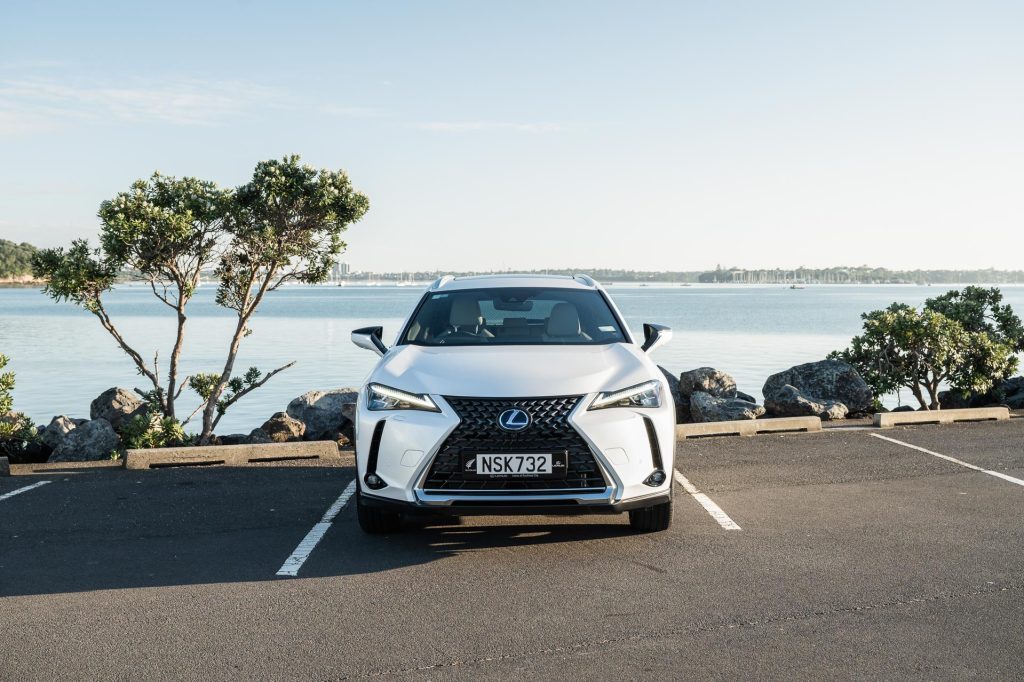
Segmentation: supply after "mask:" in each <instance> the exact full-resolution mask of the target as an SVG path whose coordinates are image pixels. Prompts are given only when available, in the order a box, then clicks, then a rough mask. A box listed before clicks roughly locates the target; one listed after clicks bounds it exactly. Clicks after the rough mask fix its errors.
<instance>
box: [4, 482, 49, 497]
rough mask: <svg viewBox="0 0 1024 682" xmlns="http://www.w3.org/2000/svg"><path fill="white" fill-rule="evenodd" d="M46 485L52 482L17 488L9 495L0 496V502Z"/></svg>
mask: <svg viewBox="0 0 1024 682" xmlns="http://www.w3.org/2000/svg"><path fill="white" fill-rule="evenodd" d="M47 483H53V481H39V482H38V483H33V484H32V485H27V486H25V487H24V488H18V489H17V490H12V491H11V492H9V493H4V494H3V495H0V502H3V501H4V500H6V499H7V498H8V497H14V496H15V495H20V494H22V493H27V492H28V491H29V490H32V489H33V488H38V487H39V486H41V485H46V484H47Z"/></svg>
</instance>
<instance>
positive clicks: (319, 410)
mask: <svg viewBox="0 0 1024 682" xmlns="http://www.w3.org/2000/svg"><path fill="white" fill-rule="evenodd" d="M358 398H359V390H358V389H354V388H338V389H334V390H331V391H309V392H308V393H303V394H302V395H300V396H299V397H298V398H296V399H295V400H293V401H291V402H290V403H288V408H287V410H286V411H287V413H288V416H289V417H291V418H293V419H298V420H299V421H300V422H302V423H303V424H305V425H306V431H305V439H306V440H332V437H333V435H334V434H336V433H338V432H339V431H342V430H343V427H345V426H348V425H350V423H351V422H352V421H353V419H354V418H355V406H356V400H357V399H358Z"/></svg>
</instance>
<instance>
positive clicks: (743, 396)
mask: <svg viewBox="0 0 1024 682" xmlns="http://www.w3.org/2000/svg"><path fill="white" fill-rule="evenodd" d="M736 397H737V398H739V399H740V400H746V401H747V402H748V403H756V402H757V398H755V397H754V396H752V395H750V394H749V393H744V392H743V391H736Z"/></svg>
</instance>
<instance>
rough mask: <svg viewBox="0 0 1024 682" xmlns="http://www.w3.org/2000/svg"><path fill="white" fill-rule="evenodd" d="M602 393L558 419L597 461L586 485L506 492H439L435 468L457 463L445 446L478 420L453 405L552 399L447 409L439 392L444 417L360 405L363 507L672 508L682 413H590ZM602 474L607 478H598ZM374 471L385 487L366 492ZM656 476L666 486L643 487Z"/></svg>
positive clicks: (485, 447)
mask: <svg viewBox="0 0 1024 682" xmlns="http://www.w3.org/2000/svg"><path fill="white" fill-rule="evenodd" d="M666 393H667V391H666ZM595 395H596V394H589V395H583V396H579V400H578V401H577V402H576V403H575V406H574V407H573V408H572V410H571V412H569V413H568V414H567V415H563V417H562V420H561V421H560V422H559V428H562V429H564V430H565V433H564V435H566V436H571V437H572V438H575V439H576V442H577V443H578V445H577V446H576V447H577V451H579V450H582V451H583V452H584V453H586V455H587V457H588V458H589V457H591V456H592V458H593V462H592V463H591V465H592V469H591V474H589V478H586V480H585V483H576V484H574V485H573V486H566V487H558V486H555V485H548V486H545V487H543V488H538V487H537V486H532V485H522V486H518V487H516V486H512V488H513V489H502V490H493V489H480V488H474V487H472V486H468V485H466V486H459V487H452V486H447V485H438V483H437V476H436V473H437V470H436V469H432V466H433V465H434V463H435V460H436V461H437V462H438V463H439V464H441V463H443V462H444V461H445V460H444V458H445V457H447V458H449V459H450V447H445V446H446V442H448V443H449V446H450V442H449V441H448V439H449V437H450V436H451V437H452V439H453V440H454V439H455V438H458V437H459V434H458V433H455V434H454V435H453V432H456V429H457V428H458V427H459V426H460V424H461V425H462V426H463V429H462V430H465V428H466V427H467V425H469V424H470V422H471V421H472V419H473V418H474V417H473V416H472V415H467V414H466V408H465V407H464V406H463V407H461V408H460V409H462V410H463V414H462V417H461V418H460V414H459V413H458V412H457V411H456V409H455V408H454V407H453V403H460V401H465V400H469V401H477V402H479V401H487V400H504V401H520V400H521V401H530V400H533V401H545V400H549V399H525V398H524V399H516V398H507V399H505V398H502V399H492V398H479V399H476V398H474V399H456V398H453V399H452V402H449V401H448V400H446V399H445V398H444V397H443V396H439V395H432V396H431V397H432V398H433V399H434V402H435V403H436V404H437V405H438V407H439V408H440V410H441V411H440V412H421V411H415V410H394V411H370V410H368V409H366V407H365V404H364V402H363V401H362V400H360V401H359V404H358V405H357V408H356V466H357V472H358V477H359V479H358V480H359V481H360V489H361V494H362V498H363V500H364V503H365V504H373V505H377V506H381V505H391V506H393V507H394V508H396V509H400V510H401V511H402V512H403V513H416V512H417V511H422V512H424V513H447V514H455V515H463V514H466V515H469V514H555V513H568V514H587V513H618V512H622V511H629V510H630V509H638V508H643V507H649V506H653V505H656V504H660V503H662V502H665V501H666V500H667V499H668V496H669V491H670V488H671V479H672V467H673V455H674V452H675V412H674V406H673V405H672V404H671V401H663V404H662V406H661V407H659V408H645V409H632V408H609V409H602V410H594V411H588V410H587V409H586V408H587V406H589V405H590V403H591V402H592V401H593V399H594V397H595ZM460 404H461V403H460ZM382 422H383V423H382ZM462 430H460V432H459V433H461V432H462ZM375 434H376V437H375ZM548 435H549V436H550V435H551V432H550V431H548ZM556 440H559V441H561V438H556ZM478 445H479V448H480V449H479V452H488V451H492V450H491V447H492V444H488V443H487V441H486V436H484V440H483V441H478ZM505 445H506V446H507V445H508V444H507V443H505ZM443 448H444V450H442V449H443ZM439 453H441V455H442V456H441V457H440V458H439ZM595 468H596V472H597V473H598V474H599V476H598V477H597V478H596V479H595V478H594V473H593V469H595ZM370 469H372V473H373V474H375V476H376V477H378V478H379V479H380V481H381V482H383V483H384V486H383V487H382V488H379V489H370V486H367V484H366V475H367V473H368V472H369V470H370ZM656 470H662V471H664V473H665V480H664V482H663V483H662V484H660V485H658V486H651V485H648V484H646V483H644V481H645V480H646V479H647V478H648V477H649V476H650V475H651V474H652V473H653V472H654V471H656Z"/></svg>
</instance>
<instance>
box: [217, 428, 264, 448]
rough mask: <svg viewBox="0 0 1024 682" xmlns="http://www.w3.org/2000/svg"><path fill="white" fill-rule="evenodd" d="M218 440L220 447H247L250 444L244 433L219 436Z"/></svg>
mask: <svg viewBox="0 0 1024 682" xmlns="http://www.w3.org/2000/svg"><path fill="white" fill-rule="evenodd" d="M256 430H257V431H259V429H256ZM217 440H218V441H219V443H218V445H245V444H247V443H248V442H249V436H247V435H246V434H244V433H229V434H228V435H226V436H217Z"/></svg>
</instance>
